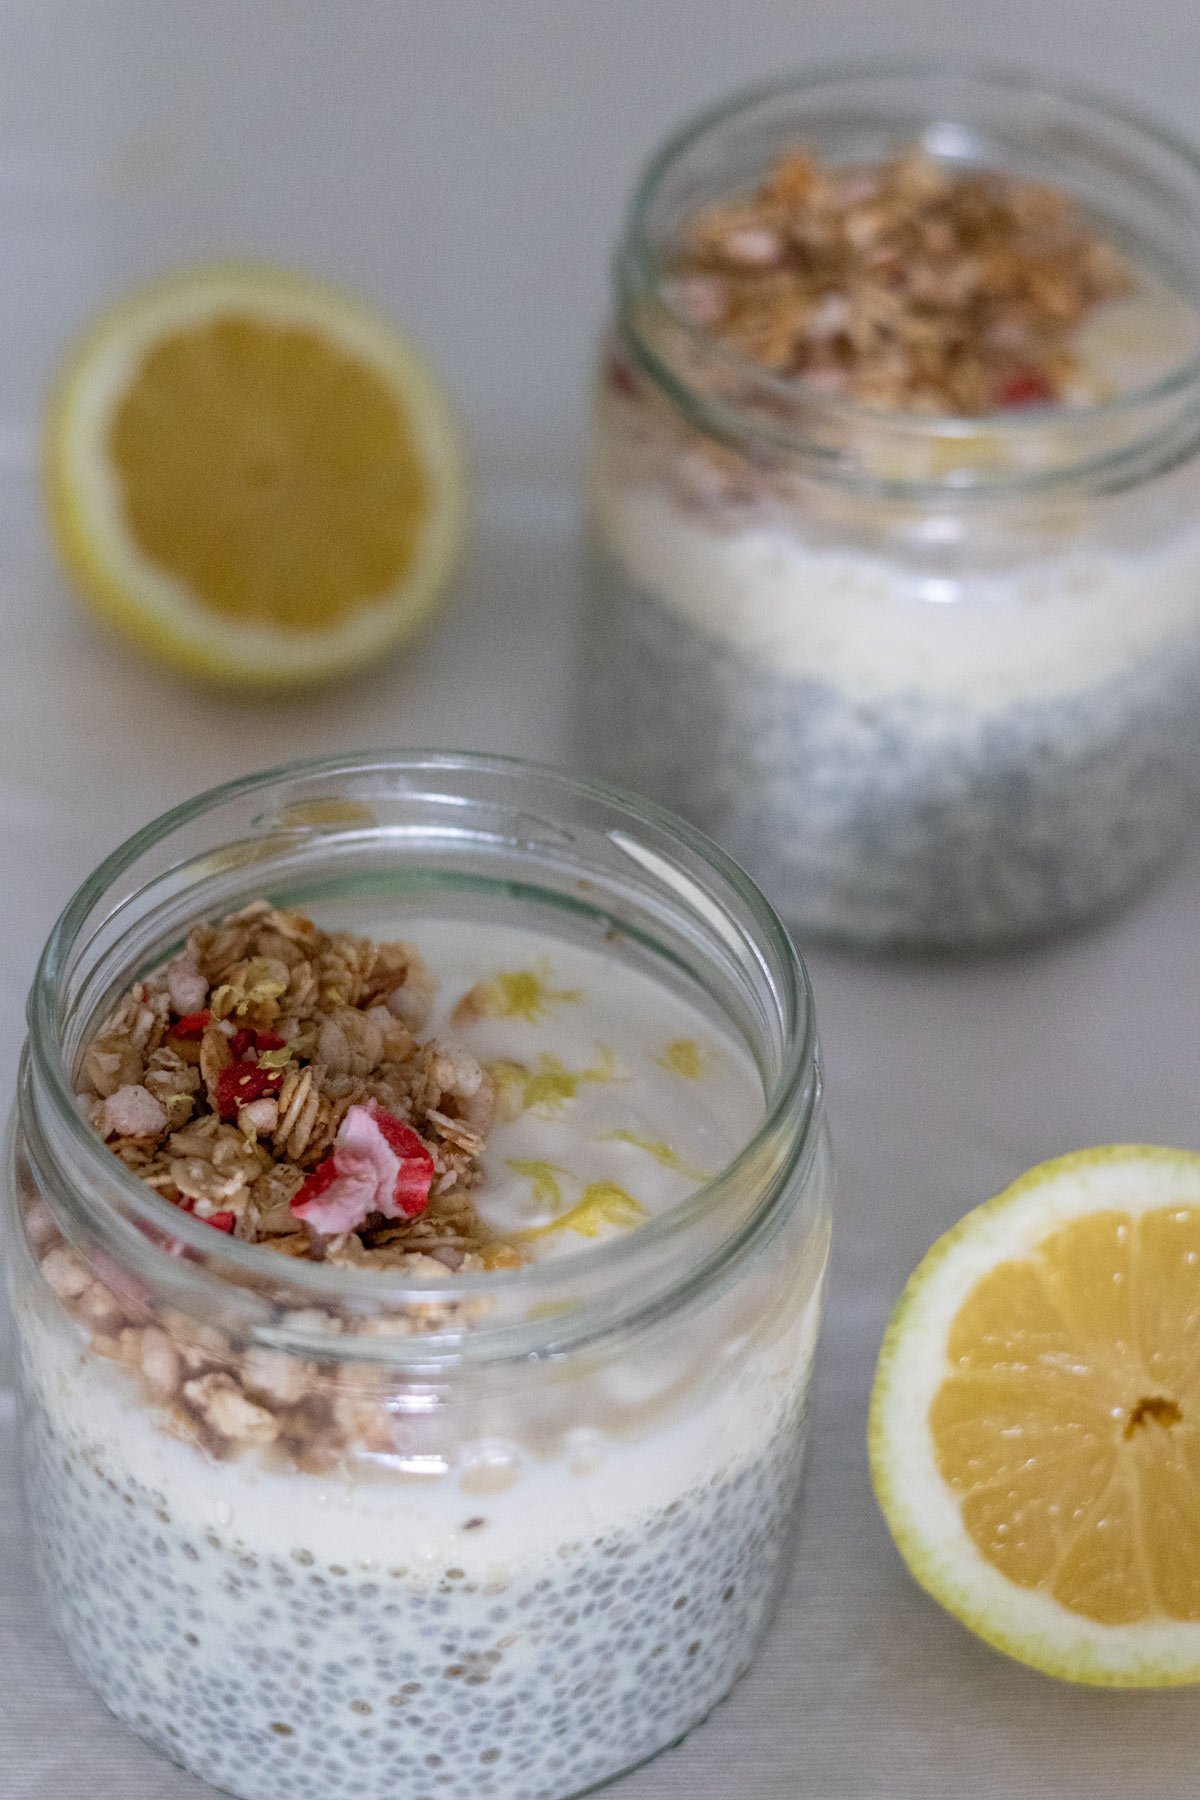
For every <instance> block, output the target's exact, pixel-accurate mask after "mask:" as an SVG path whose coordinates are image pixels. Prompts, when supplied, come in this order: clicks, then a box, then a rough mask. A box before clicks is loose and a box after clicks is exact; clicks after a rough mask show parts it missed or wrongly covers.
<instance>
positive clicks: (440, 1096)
mask: <svg viewBox="0 0 1200 1800" xmlns="http://www.w3.org/2000/svg"><path fill="white" fill-rule="evenodd" d="M434 998H435V988H434V983H433V980H432V978H431V976H430V974H429V971H428V970H427V969H426V967H425V965H424V964H423V963H422V961H421V958H420V956H419V955H418V953H417V951H416V950H415V948H414V947H413V946H412V945H411V944H405V943H393V944H378V943H375V942H373V941H371V940H369V939H366V938H359V937H353V936H351V935H349V934H348V933H344V932H324V931H322V930H320V929H319V928H318V927H317V926H316V925H315V924H314V923H313V921H312V920H311V919H308V918H305V917H304V916H303V915H302V914H301V913H298V912H293V911H283V910H280V909H278V908H275V907H273V906H271V905H270V904H269V903H268V902H267V901H265V900H259V901H256V902H255V903H254V904H253V905H251V906H247V907H246V908H244V910H243V911H241V912H238V913H235V914H233V915H232V916H231V917H229V918H226V919H224V920H222V922H221V923H220V924H219V925H215V926H212V925H199V926H197V927H196V928H195V930H193V931H192V933H191V934H190V936H189V938H188V940H187V944H186V946H185V948H184V950H183V951H182V952H181V953H180V954H179V955H178V956H177V957H175V958H174V960H173V961H172V962H171V963H170V964H169V965H168V966H167V967H166V968H165V969H164V970H162V972H161V973H160V974H158V975H155V976H152V977H150V978H149V979H147V980H144V981H139V982H136V983H135V984H134V985H133V987H132V988H131V989H130V991H129V993H128V994H127V995H126V996H125V998H124V999H123V1000H122V1002H121V1004H120V1005H119V1006H118V1007H117V1009H116V1011H115V1012H114V1013H113V1015H112V1017H111V1018H109V1019H108V1021H107V1022H106V1023H105V1025H104V1027H103V1028H102V1029H101V1031H100V1032H99V1033H98V1034H97V1035H96V1036H95V1037H94V1038H93V1039H92V1041H91V1042H90V1043H89V1044H88V1046H87V1048H86V1049H85V1051H84V1053H83V1056H82V1059H81V1063H80V1070H79V1080H80V1104H81V1105H82V1107H83V1109H84V1111H85V1113H86V1116H87V1118H88V1119H89V1120H90V1122H91V1123H92V1125H93V1126H94V1127H95V1129H96V1131H97V1132H98V1133H100V1135H101V1136H102V1137H103V1138H104V1139H105V1141H106V1142H107V1144H108V1146H109V1148H110V1149H111V1150H112V1152H113V1154H114V1155H115V1156H117V1157H118V1158H119V1159H120V1160H121V1161H122V1162H123V1163H124V1164H125V1166H126V1167H127V1168H129V1169H131V1170H132V1171H133V1173H134V1174H136V1175H137V1176H139V1177H140V1179H141V1180H143V1181H144V1182H146V1183H147V1185H148V1186H150V1187H153V1188H154V1189H155V1190H156V1191H157V1192H158V1193H160V1194H161V1195H162V1196H163V1197H164V1199H167V1200H169V1201H170V1202H171V1203H172V1204H173V1205H175V1206H178V1207H179V1208H180V1209H181V1210H183V1211H185V1212H189V1213H192V1214H193V1215H194V1216H195V1217H196V1218H198V1219H202V1220H204V1221H205V1222H206V1223H207V1224H208V1225H210V1226H211V1227H213V1229H214V1230H216V1231H219V1232H224V1233H227V1234H229V1235H230V1236H234V1237H238V1238H241V1239H243V1240H245V1241H246V1242H249V1243H258V1244H263V1245H265V1246H266V1247H268V1248H269V1249H271V1250H274V1251H277V1252H279V1253H281V1254H283V1255H285V1256H289V1257H300V1258H308V1259H316V1260H321V1261H324V1262H331V1263H335V1264H340V1265H351V1266H354V1265H357V1266H361V1267H375V1268H384V1269H389V1270H401V1271H402V1272H403V1273H404V1274H406V1275H408V1276H410V1277H412V1278H413V1279H415V1280H419V1281H421V1282H422V1283H423V1284H427V1283H431V1282H436V1281H438V1280H442V1281H447V1282H448V1281H449V1280H450V1279H451V1276H452V1274H453V1273H455V1272H458V1271H473V1270H479V1269H488V1268H504V1267H512V1266H514V1265H516V1264H518V1263H520V1262H521V1261H522V1260H523V1256H522V1253H521V1251H520V1250H518V1249H517V1248H516V1246H514V1245H512V1244H510V1243H508V1242H507V1241H506V1240H503V1239H499V1238H497V1237H496V1236H495V1235H494V1234H492V1233H490V1232H489V1231H488V1229H487V1227H486V1226H485V1225H484V1223H483V1221H482V1219H481V1218H480V1216H479V1214H478V1212H477V1211H476V1209H475V1206H474V1203H473V1200H472V1193H473V1191H474V1190H475V1189H476V1188H477V1187H478V1184H479V1182H480V1180H481V1179H482V1171H481V1167H480V1161H479V1157H480V1152H481V1150H482V1148H483V1143H484V1139H485V1137H486V1135H487V1132H488V1131H489V1129H490V1127H491V1124H492V1122H493V1119H494V1117H495V1114H496V1110H497V1095H496V1086H495V1082H494V1080H493V1078H492V1076H491V1075H490V1074H489V1073H488V1072H487V1071H485V1070H484V1069H483V1068H482V1067H481V1065H480V1064H479V1062H478V1061H477V1060H476V1058H475V1057H473V1056H471V1055H470V1054H469V1053H468V1052H467V1051H465V1050H463V1049H461V1048H459V1047H457V1046H454V1045H450V1044H445V1043H438V1042H436V1041H434V1040H432V1039H426V1040H424V1041H423V1040H422V1039H421V1037H420V1036H419V1035H418V1034H419V1033H421V1032H422V1031H423V1030H424V1029H425V1028H426V1026H427V1025H428V1023H429V1020H430V1017H431V1013H432V1009H433V1002H434ZM465 998H466V999H467V1001H468V1009H469V997H465ZM18 1173H19V1176H20V1170H19V1171H18ZM21 1179H22V1214H23V1217H24V1221H25V1229H26V1233H27V1238H28V1242H29V1245H30V1248H31V1250H32V1251H33V1254H34V1255H35V1256H36V1257H37V1260H38V1263H39V1266H40V1268H41V1272H42V1276H43V1278H44V1280H45V1282H46V1284H47V1286H48V1287H49V1288H50V1289H51V1290H52V1292H53V1293H54V1295H55V1296H56V1298H57V1301H58V1303H59V1304H60V1305H61V1306H62V1308H63V1309H64V1310H65V1311H66V1312H67V1313H69V1314H70V1315H71V1317H72V1318H74V1319H75V1320H76V1321H77V1322H78V1323H79V1324H80V1325H81V1326H82V1328H83V1330H84V1331H85V1333H86V1334H87V1337H88V1340H89V1343H90V1346H91V1348H92V1350H93V1351H95V1352H96V1353H97V1354H99V1355H101V1356H104V1357H106V1358H108V1359H109V1360H111V1361H112V1362H114V1363H116V1364H118V1365H120V1366H122V1367H124V1368H125V1369H126V1370H127V1371H128V1372H129V1373H130V1374H131V1375H132V1376H133V1377H134V1378H135V1379H136V1380H137V1381H138V1383H139V1385H140V1388H141V1391H142V1393H143V1395H144V1396H145V1398H146V1399H147V1401H148V1402H149V1403H151V1404H152V1405H153V1406H154V1407H155V1409H156V1412H157V1414H158V1416H159V1418H160V1419H161V1421H162V1422H163V1424H164V1426H165V1428H166V1429H167V1430H168V1431H170V1432H172V1433H173V1434H174V1435H176V1436H178V1437H181V1438H183V1439H184V1440H185V1441H187V1442H190V1443H195V1444H197V1445H199V1446H200V1447H201V1448H203V1449H204V1450H205V1451H206V1452H208V1453H209V1454H210V1455H213V1456H216V1457H230V1456H235V1455H241V1454H245V1453H247V1452H253V1453H255V1454H257V1455H263V1454H269V1455H270V1456H271V1457H272V1458H275V1459H278V1460H282V1461H284V1462H286V1463H288V1464H290V1465H293V1466H297V1467H301V1468H310V1469H326V1468H329V1467H331V1466H334V1465H336V1464H337V1462H338V1460H339V1459H340V1458H341V1457H343V1456H344V1455H345V1454H347V1453H348V1452H350V1453H355V1454H357V1453H361V1452H366V1453H367V1454H376V1453H378V1454H393V1453H395V1452H396V1451H397V1449H398V1448H399V1449H403V1444H402V1443H399V1442H398V1436H397V1434H398V1432H400V1433H401V1435H402V1427H401V1426H398V1425H397V1421H396V1418H395V1416H394V1413H395V1408H394V1405H393V1395H392V1392H391V1389H390V1386H389V1382H390V1380H391V1377H390V1376H389V1375H388V1373H387V1372H386V1371H384V1370H382V1369H379V1368H375V1367H368V1366H364V1365H363V1364H362V1363H361V1361H355V1360H353V1359H351V1360H349V1361H346V1362H342V1361H340V1360H339V1359H338V1358H337V1357H336V1356H334V1355H331V1356H330V1357H328V1358H319V1359H313V1360H304V1359H301V1358H299V1357H297V1356H295V1355H292V1354H290V1353H289V1354H284V1353H280V1352H276V1351H273V1350H267V1349H265V1348H262V1347H261V1346H257V1345H239V1344H235V1343H234V1342H232V1341H231V1340H230V1338H229V1336H228V1335H227V1333H225V1332H224V1331H222V1330H220V1329H218V1328H217V1327H216V1326H214V1325H210V1324H207V1323H205V1322H204V1321H202V1320H198V1319H197V1318H195V1317H194V1316H192V1315H190V1314H186V1313H183V1312H177V1311H175V1310H173V1309H171V1308H156V1307H155V1306H154V1305H153V1302H152V1300H151V1297H150V1296H149V1295H147V1294H144V1293H141V1292H140V1291H137V1290H136V1287H133V1288H130V1287H129V1286H128V1284H126V1283H124V1282H123V1281H121V1280H119V1279H116V1278H114V1277H112V1276H110V1275H108V1274H104V1273H102V1272H100V1271H98V1269H97V1268H95V1267H93V1266H92V1265H91V1264H90V1263H89V1262H87V1261H86V1260H85V1259H84V1258H83V1257H82V1256H81V1255H80V1254H79V1253H78V1251H77V1250H76V1249H74V1248H73V1247H72V1246H71V1245H70V1244H69V1243H67V1241H66V1240H65V1239H64V1237H63V1235H62V1233H61V1232H60V1231H59V1230H58V1228H57V1226H56V1224H55V1223H54V1221H53V1219H52V1218H51V1216H50V1214H49V1212H48V1210H47V1208H46V1205H45V1202H44V1201H43V1200H42V1199H41V1198H40V1196H39V1195H38V1194H37V1192H36V1189H35V1188H34V1187H33V1185H32V1182H31V1181H29V1182H28V1184H27V1189H28V1191H26V1183H25V1181H24V1178H23V1177H22V1178H21ZM127 1290H128V1291H127ZM479 1311H480V1307H479V1305H478V1303H470V1304H468V1303H466V1302H463V1301H462V1300H459V1299H456V1298H455V1297H453V1296H451V1295H447V1296H446V1297H445V1298H441V1297H439V1296H438V1295H437V1293H436V1292H433V1293H431V1294H429V1296H428V1297H427V1298H423V1299H420V1300H411V1301H409V1302H407V1303H406V1304H404V1305H403V1307H398V1308H395V1309H392V1310H388V1309H386V1308H380V1309H379V1310H378V1311H376V1312H375V1313H374V1314H372V1315H371V1316H368V1317H365V1318H363V1317H357V1316H355V1317H353V1318H352V1319H349V1320H347V1319H343V1318H342V1317H340V1316H339V1315H338V1314H337V1313H336V1312H334V1311H332V1310H325V1309H317V1308H312V1309H306V1310H304V1311H301V1312H289V1313H286V1314H284V1315H283V1317H282V1320H281V1323H282V1324H283V1325H284V1326H286V1327H289V1328H292V1329H295V1330H297V1331H301V1332H303V1333H304V1334H305V1335H307V1336H309V1337H310V1338H313V1337H315V1338H317V1339H320V1340H323V1339H326V1338H328V1339H329V1341H330V1345H331V1348H332V1347H333V1343H334V1340H335V1339H336V1338H338V1337H339V1336H341V1335H342V1334H343V1333H344V1332H345V1331H347V1330H350V1331H353V1332H354V1333H355V1334H356V1335H358V1336H367V1337H371V1336H388V1337H392V1336H394V1337H411V1336H417V1335H421V1334H424V1333H428V1332H431V1331H440V1330H444V1329H446V1328H447V1327H448V1326H450V1325H452V1324H461V1323H463V1322H464V1321H468V1322H469V1321H470V1319H472V1318H473V1317H474V1316H476V1314H477V1313H478V1312H479Z"/></svg>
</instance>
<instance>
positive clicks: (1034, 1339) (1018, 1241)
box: [869, 1145, 1200, 1687]
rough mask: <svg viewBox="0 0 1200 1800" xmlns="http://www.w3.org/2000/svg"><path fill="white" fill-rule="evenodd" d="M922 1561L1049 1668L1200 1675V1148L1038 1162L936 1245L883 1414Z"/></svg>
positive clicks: (876, 1471)
mask: <svg viewBox="0 0 1200 1800" xmlns="http://www.w3.org/2000/svg"><path fill="white" fill-rule="evenodd" d="M869 1450H870V1459H871V1473H872V1479H873V1481H874V1485H875V1492H876V1495H877V1497H878V1500H879V1503H880V1506H881V1508H882V1510H883V1513H884V1516H885V1518H886V1520H887V1523H888V1526H889V1528H890V1530H891V1532H892V1535H893V1537H894V1538H895V1541H896V1544H897V1546H898V1547H899V1549H900V1552H901V1554H902V1556H903V1557H904V1559H905V1561H906V1562H907V1563H908V1566H909V1568H910V1569H911V1571H912V1573H913V1574H914V1576H915V1577H916V1579H917V1580H918V1581H919V1582H920V1583H921V1584H922V1586H924V1587H925V1588H927V1589H928V1591H929V1592H930V1593H931V1594H932V1595H933V1596H934V1598H935V1599H937V1600H939V1601H940V1602H941V1603H942V1605H943V1606H945V1607H947V1608H948V1609H949V1610H950V1611H951V1612H953V1613H955V1614H956V1615H957V1616H958V1617H959V1618H960V1619H961V1620H962V1621H963V1623H964V1624H966V1625H968V1626H969V1627H970V1628H971V1629H972V1630H973V1631H975V1632H977V1633H978V1634H979V1635H980V1636H981V1637H983V1638H985V1639H987V1641H988V1642H989V1643H992V1644H994V1645H995V1646H996V1647H997V1648H998V1649H1001V1650H1004V1651H1006V1652H1007V1653H1008V1654H1009V1655H1011V1656H1014V1657H1016V1658H1018V1659H1019V1660H1020V1661H1022V1662H1026V1663H1029V1664H1031V1665H1032V1666H1033V1667H1035V1668H1038V1669H1042V1670H1044V1671H1045V1672H1046V1673H1048V1674H1052V1675H1057V1676H1061V1677H1063V1678H1065V1679H1067V1680H1072V1681H1082V1682H1090V1683H1095V1684H1100V1685H1111V1686H1127V1687H1157V1686H1175V1685H1179V1684H1182V1683H1187V1682H1196V1681H1200V1156H1196V1155H1192V1154H1189V1153H1187V1152H1185V1151H1177V1150H1161V1149H1155V1148H1150V1147H1147V1146H1142V1145H1118V1146H1114V1147H1111V1148H1107V1149H1101V1150H1092V1151H1084V1152H1081V1153H1079V1154H1077V1155H1075V1156H1067V1157H1063V1158H1061V1159H1059V1160H1058V1161H1056V1162H1051V1163H1046V1164H1043V1165H1042V1166H1041V1167H1040V1168H1037V1169H1034V1170H1032V1171H1031V1172H1030V1174H1028V1175H1026V1176H1025V1177H1024V1178H1023V1179H1022V1180H1021V1181H1019V1182H1018V1183H1017V1184H1016V1185H1015V1186H1014V1187H1012V1188H1010V1189H1008V1190H1007V1192H1005V1193H1003V1194H1001V1195H1000V1196H999V1197H998V1198H997V1199H995V1200H992V1201H989V1202H988V1204H987V1205H985V1206H981V1207H979V1208H977V1210H976V1211H975V1212H973V1213H969V1214H968V1215H967V1217H966V1218H965V1219H963V1220H962V1221H961V1222H960V1223H959V1224H958V1225H957V1226H956V1227H955V1228H954V1229H953V1230H952V1231H950V1232H948V1233H947V1234H946V1236H945V1237H943V1238H941V1239H940V1240H939V1241H938V1242H937V1243H936V1244H935V1245H934V1246H933V1248H932V1250H930V1251H929V1253H928V1255H927V1256H926V1257H925V1260H924V1261H923V1262H922V1263H921V1264H920V1266H919V1268H918V1269H917V1271H916V1273H915V1274H914V1275H913V1276H912V1278H911V1280H910V1281H909V1283H908V1286H907V1287H906V1288H905V1291H904V1293H903V1295H902V1296H901V1299H900V1301H899V1304H898V1305H897V1307H896V1310H895V1312H894V1314H893V1316H892V1320H891V1323H890V1325H889V1327H888V1330H887V1334H886V1336H885V1338H884V1343H883V1348H882V1350H881V1352H880V1358H879V1366H878V1369H877V1371H876V1376H875V1386H874V1391H873V1393H872V1397H871V1414H870V1427H869Z"/></svg>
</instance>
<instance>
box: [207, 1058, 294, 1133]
mask: <svg viewBox="0 0 1200 1800" xmlns="http://www.w3.org/2000/svg"><path fill="white" fill-rule="evenodd" d="M282 1086H283V1070H282V1069H264V1068H261V1067H260V1065H259V1064H258V1063H253V1062H243V1063H236V1062H234V1063H227V1064H226V1066H225V1068H223V1069H222V1070H221V1073H220V1074H219V1075H218V1076H217V1111H218V1112H219V1113H220V1115H221V1117H222V1118H223V1119H236V1118H237V1116H238V1112H239V1111H240V1109H241V1108H242V1107H243V1106H248V1105H249V1104H250V1102H251V1101H252V1100H261V1099H262V1097H263V1095H264V1094H277V1093H278V1092H279V1090H280V1088H281V1087H282Z"/></svg>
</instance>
